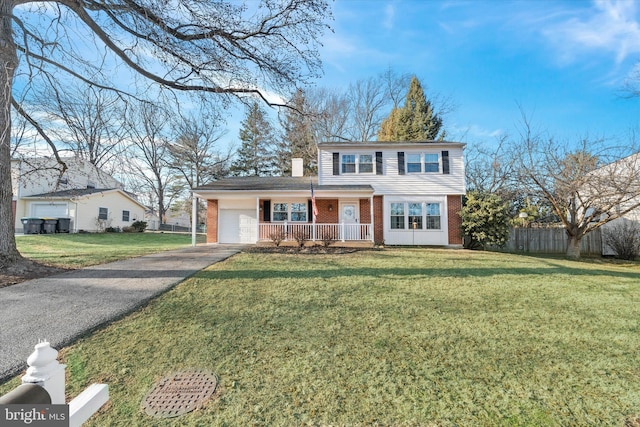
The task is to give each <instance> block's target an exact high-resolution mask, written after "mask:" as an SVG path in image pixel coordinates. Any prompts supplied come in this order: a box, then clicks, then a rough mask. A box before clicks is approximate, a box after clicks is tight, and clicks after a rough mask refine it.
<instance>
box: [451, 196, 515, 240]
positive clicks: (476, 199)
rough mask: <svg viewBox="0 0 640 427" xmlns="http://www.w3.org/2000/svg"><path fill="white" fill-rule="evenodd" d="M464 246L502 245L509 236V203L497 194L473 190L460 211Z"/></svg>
mask: <svg viewBox="0 0 640 427" xmlns="http://www.w3.org/2000/svg"><path fill="white" fill-rule="evenodd" d="M460 216H461V217H462V232H463V235H464V246H465V248H468V249H484V248H485V247H486V246H497V247H502V246H504V245H505V243H506V242H507V239H508V238H509V228H510V227H509V220H510V219H511V218H510V216H509V205H508V204H507V203H506V202H505V201H504V200H502V198H500V196H498V195H497V194H492V193H484V192H479V191H471V192H469V193H468V194H467V199H466V201H465V204H464V207H463V208H462V211H461V212H460Z"/></svg>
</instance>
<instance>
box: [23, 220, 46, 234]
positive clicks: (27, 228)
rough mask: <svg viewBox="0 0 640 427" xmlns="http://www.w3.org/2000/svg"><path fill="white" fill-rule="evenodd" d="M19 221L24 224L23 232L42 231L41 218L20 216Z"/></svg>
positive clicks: (33, 232) (36, 232) (34, 232)
mask: <svg viewBox="0 0 640 427" xmlns="http://www.w3.org/2000/svg"><path fill="white" fill-rule="evenodd" d="M21 221H22V225H23V226H24V234H40V233H42V224H43V223H44V221H43V220H42V219H41V218H22V219H21Z"/></svg>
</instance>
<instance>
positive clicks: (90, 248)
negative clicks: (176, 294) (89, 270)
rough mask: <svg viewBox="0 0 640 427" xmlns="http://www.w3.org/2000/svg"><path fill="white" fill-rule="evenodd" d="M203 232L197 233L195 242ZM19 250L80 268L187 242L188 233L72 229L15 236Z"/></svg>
mask: <svg viewBox="0 0 640 427" xmlns="http://www.w3.org/2000/svg"><path fill="white" fill-rule="evenodd" d="M203 241H204V236H202V235H198V242H203ZM16 244H17V246H18V250H19V251H20V253H21V254H22V255H23V256H24V257H26V258H30V259H32V260H34V261H38V262H40V263H43V264H47V265H51V266H54V267H61V268H82V267H87V266H89V265H96V264H104V263H107V262H111V261H118V260H121V259H127V258H133V257H136V256H141V255H147V254H151V253H155V252H161V251H166V250H171V249H178V248H183V247H186V246H189V245H190V244H191V235H188V234H177V233H150V232H145V233H72V234H64V233H61V234H28V235H25V236H18V237H17V238H16Z"/></svg>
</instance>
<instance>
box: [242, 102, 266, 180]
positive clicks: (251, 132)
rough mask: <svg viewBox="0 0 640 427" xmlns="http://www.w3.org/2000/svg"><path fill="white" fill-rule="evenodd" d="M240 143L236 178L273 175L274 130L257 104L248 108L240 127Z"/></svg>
mask: <svg viewBox="0 0 640 427" xmlns="http://www.w3.org/2000/svg"><path fill="white" fill-rule="evenodd" d="M239 137H240V141H242V146H241V147H240V148H239V149H238V152H237V154H236V160H235V161H234V162H233V164H232V165H231V173H232V174H233V175H236V176H267V175H272V174H273V172H274V168H275V156H274V142H275V140H274V130H273V126H272V125H271V123H270V122H269V120H268V118H267V116H266V113H265V112H264V110H263V109H262V108H260V106H259V105H258V103H257V102H254V103H253V104H251V105H250V106H249V107H248V108H247V115H246V117H245V119H244V121H243V122H242V124H241V127H240V134H239Z"/></svg>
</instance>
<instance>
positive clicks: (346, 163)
mask: <svg viewBox="0 0 640 427" xmlns="http://www.w3.org/2000/svg"><path fill="white" fill-rule="evenodd" d="M342 173H356V155H355V154H343V155H342Z"/></svg>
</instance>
